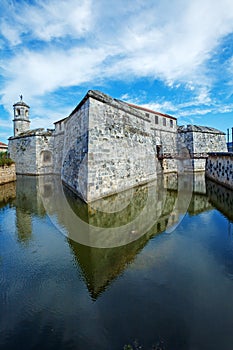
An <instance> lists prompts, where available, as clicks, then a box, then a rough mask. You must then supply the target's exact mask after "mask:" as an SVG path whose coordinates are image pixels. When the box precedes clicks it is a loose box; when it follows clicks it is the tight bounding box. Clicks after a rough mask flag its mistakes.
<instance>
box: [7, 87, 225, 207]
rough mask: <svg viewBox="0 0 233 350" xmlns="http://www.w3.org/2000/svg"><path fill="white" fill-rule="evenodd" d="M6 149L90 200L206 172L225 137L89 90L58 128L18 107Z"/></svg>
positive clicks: (33, 171) (22, 165) (22, 168)
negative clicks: (33, 120) (34, 125)
mask: <svg viewBox="0 0 233 350" xmlns="http://www.w3.org/2000/svg"><path fill="white" fill-rule="evenodd" d="M13 107H14V120H13V123H14V136H12V137H10V138H9V146H8V151H9V154H10V157H11V158H12V159H13V160H14V161H15V163H16V173H17V174H23V175H45V174H59V175H60V176H61V179H62V181H63V183H64V184H65V185H66V186H68V187H69V188H70V189H71V190H72V191H74V192H75V193H77V194H78V195H79V196H80V197H81V198H82V199H83V200H84V201H85V202H91V201H94V200H97V199H99V198H102V197H106V196H109V195H112V194H115V193H118V192H120V191H124V190H126V189H128V188H131V187H134V186H137V185H140V184H144V183H147V182H149V181H152V180H154V179H156V177H157V175H158V174H160V173H169V172H176V173H181V172H186V171H194V172H196V171H204V170H205V163H206V158H207V156H208V153H209V152H226V151H227V146H226V140H225V134H224V133H223V132H221V131H219V130H216V129H214V128H209V127H203V126H195V125H188V126H177V119H176V118H174V117H172V116H170V115H167V114H163V113H159V112H155V111H152V110H149V109H146V108H143V107H140V106H136V105H133V104H129V103H126V102H123V101H120V100H117V99H114V98H112V97H110V96H108V95H105V94H103V93H102V92H99V91H93V90H90V91H88V92H87V94H86V95H85V97H84V98H83V99H82V101H81V102H80V103H79V104H78V105H77V107H76V108H75V109H74V110H73V111H72V112H71V114H70V115H69V116H68V117H66V118H64V119H62V120H59V121H58V122H55V123H54V124H55V129H54V130H51V129H47V130H44V129H35V130H30V120H29V108H30V107H29V106H28V105H27V104H26V103H25V102H23V100H22V96H21V100H20V101H19V102H17V103H15V104H14V106H13Z"/></svg>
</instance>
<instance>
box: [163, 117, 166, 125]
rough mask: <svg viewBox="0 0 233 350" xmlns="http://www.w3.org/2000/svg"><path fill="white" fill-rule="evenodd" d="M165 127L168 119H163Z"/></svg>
mask: <svg viewBox="0 0 233 350" xmlns="http://www.w3.org/2000/svg"><path fill="white" fill-rule="evenodd" d="M163 126H166V118H163Z"/></svg>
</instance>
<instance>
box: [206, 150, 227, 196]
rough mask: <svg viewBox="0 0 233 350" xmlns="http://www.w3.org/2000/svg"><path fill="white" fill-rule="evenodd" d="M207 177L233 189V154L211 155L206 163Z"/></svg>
mask: <svg viewBox="0 0 233 350" xmlns="http://www.w3.org/2000/svg"><path fill="white" fill-rule="evenodd" d="M206 177H208V178H210V179H211V180H214V181H216V182H218V183H220V184H222V185H224V186H226V187H228V188H230V189H233V153H228V152H224V153H210V154H209V157H208V159H207V162H206Z"/></svg>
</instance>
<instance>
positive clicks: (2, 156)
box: [0, 152, 14, 166]
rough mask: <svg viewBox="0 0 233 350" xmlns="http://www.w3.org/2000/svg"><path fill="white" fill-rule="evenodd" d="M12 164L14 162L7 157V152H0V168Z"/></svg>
mask: <svg viewBox="0 0 233 350" xmlns="http://www.w3.org/2000/svg"><path fill="white" fill-rule="evenodd" d="M11 164H14V161H13V160H12V159H11V158H9V157H8V154H7V152H0V166H4V165H11Z"/></svg>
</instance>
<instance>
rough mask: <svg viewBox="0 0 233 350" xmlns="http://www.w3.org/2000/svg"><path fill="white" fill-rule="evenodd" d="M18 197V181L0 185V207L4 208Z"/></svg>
mask: <svg viewBox="0 0 233 350" xmlns="http://www.w3.org/2000/svg"><path fill="white" fill-rule="evenodd" d="M15 197H16V182H10V183H7V184H4V185H0V209H1V208H4V207H5V206H6V204H9V203H12V200H13V199H14V198H15Z"/></svg>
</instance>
